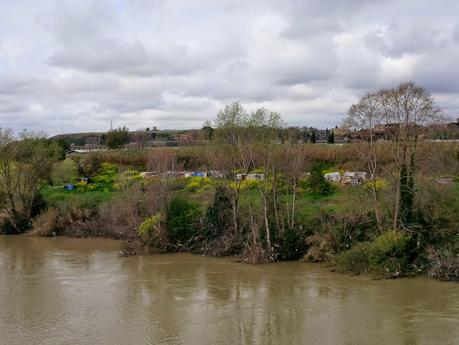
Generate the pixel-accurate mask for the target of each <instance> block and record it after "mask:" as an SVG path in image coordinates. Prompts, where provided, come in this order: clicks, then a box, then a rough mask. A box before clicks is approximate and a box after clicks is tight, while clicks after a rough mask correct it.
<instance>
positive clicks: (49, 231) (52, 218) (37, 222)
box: [32, 208, 61, 237]
mask: <svg viewBox="0 0 459 345" xmlns="http://www.w3.org/2000/svg"><path fill="white" fill-rule="evenodd" d="M32 227H33V231H34V232H36V233H38V234H39V235H40V236H46V237H48V236H56V235H58V234H59V232H60V230H61V226H60V224H59V212H58V210H56V209H55V208H49V209H47V210H46V211H44V212H42V213H41V214H40V215H39V216H38V217H36V218H35V219H34V220H33V221H32Z"/></svg>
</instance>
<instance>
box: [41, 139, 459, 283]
mask: <svg viewBox="0 0 459 345" xmlns="http://www.w3.org/2000/svg"><path fill="white" fill-rule="evenodd" d="M435 145H437V144H435ZM450 149H451V148H450V147H444V148H443V149H442V150H444V151H442V152H439V151H438V150H437V151H436V155H439V154H440V155H443V157H444V156H445V155H446V154H447V153H446V152H445V151H447V150H450ZM199 150H201V151H199ZM212 150H218V149H217V148H213V149H212V148H209V147H201V148H193V149H171V150H166V152H168V153H167V154H166V155H164V151H157V150H152V151H150V152H143V153H142V155H144V158H142V161H136V162H135V164H132V163H133V162H132V161H128V164H124V163H125V162H126V160H125V158H124V157H125V156H126V152H124V151H119V155H120V157H119V158H116V156H117V151H111V152H110V153H109V154H89V155H82V156H73V157H70V158H67V161H66V163H65V164H69V161H70V162H71V164H72V165H73V168H72V169H71V170H72V171H74V172H76V173H75V174H74V175H73V176H72V177H71V178H70V180H69V181H67V182H66V184H68V183H71V184H73V185H74V189H73V190H65V189H64V183H62V181H59V180H58V179H57V180H55V181H54V182H53V183H54V185H49V186H47V187H46V188H44V189H43V190H42V193H41V195H42V196H43V198H44V200H45V203H46V208H45V209H44V210H43V211H42V213H41V215H39V216H38V217H36V218H35V220H34V222H33V226H34V231H35V232H37V233H39V234H42V235H44V236H49V235H56V234H66V235H70V236H105V237H112V238H119V239H124V240H128V241H129V246H130V247H131V248H130V251H129V253H133V252H134V251H135V247H136V246H137V247H139V246H141V247H144V248H147V249H148V250H150V251H154V252H171V251H191V252H196V253H202V254H206V255H217V256H221V255H237V256H240V257H241V258H242V259H244V260H246V261H248V262H253V263H256V262H266V261H278V260H298V259H303V260H307V261H312V262H329V263H331V264H333V265H335V266H336V267H337V268H338V269H340V270H349V271H353V272H374V273H381V274H384V275H385V276H387V277H398V276H404V275H413V274H424V273H428V274H429V275H431V276H434V277H437V278H440V279H457V272H458V271H457V269H458V259H457V258H458V256H457V255H458V244H459V235H458V221H459V220H458V219H457V214H459V198H458V196H459V183H458V182H457V180H456V181H455V180H454V179H453V180H452V182H448V184H441V183H438V182H437V179H438V178H439V177H441V176H451V177H453V178H456V177H455V176H457V175H455V172H456V170H455V169H456V166H457V162H456V159H457V158H456V157H455V156H454V154H453V155H451V156H450V159H449V160H448V161H446V160H445V161H444V163H442V164H443V167H439V166H435V167H434V169H432V168H429V169H427V168H426V167H424V168H423V169H420V170H421V171H422V174H420V175H419V178H418V179H417V181H416V188H417V192H418V193H417V195H418V197H417V200H416V204H415V214H414V220H413V221H412V222H411V223H410V224H407V226H405V227H402V228H399V229H391V227H390V224H391V219H392V214H391V212H392V204H393V196H394V189H393V186H392V185H391V184H392V182H391V180H390V175H387V177H386V178H385V179H384V181H382V182H381V183H379V184H378V186H379V187H378V188H379V197H380V199H381V204H380V205H381V208H382V213H383V215H384V220H383V221H384V222H385V224H387V227H385V228H384V229H381V228H378V226H377V222H376V219H375V214H374V207H373V206H374V205H373V199H372V194H371V191H370V189H369V186H368V183H370V181H366V182H363V183H361V184H358V185H355V186H352V185H343V184H341V183H338V182H336V183H334V182H328V181H326V180H325V179H321V178H320V177H317V176H318V175H317V174H316V176H313V174H314V173H313V174H310V173H309V172H311V171H314V170H316V171H317V170H318V171H320V175H321V176H323V174H324V173H326V172H330V171H346V170H357V169H361V168H362V162H361V161H360V160H359V159H358V157H356V156H355V155H352V154H351V153H350V152H352V149H351V145H349V147H343V146H333V145H316V146H313V145H309V146H306V147H305V148H304V149H303V150H302V151H301V154H305V155H308V156H309V159H308V164H306V165H304V166H303V167H302V169H301V171H300V173H299V174H298V179H297V180H295V181H294V182H292V180H290V179H288V178H286V176H285V175H287V173H288V172H284V173H279V174H277V175H276V176H269V178H268V179H267V180H266V181H264V180H260V181H249V180H245V181H239V182H238V181H237V179H235V174H236V173H237V171H234V172H232V171H227V175H226V176H225V177H224V178H209V177H171V176H167V174H161V173H159V174H158V176H157V177H151V178H141V177H140V174H139V171H140V170H143V169H146V170H152V166H151V164H152V163H151V160H152V159H153V158H152V157H156V158H158V157H157V155H158V154H161V155H163V156H161V159H162V160H163V161H166V163H164V162H162V163H163V168H162V170H163V171H169V170H173V169H171V168H172V167H175V168H176V169H178V167H179V168H180V169H182V170H184V165H185V163H184V162H186V164H187V166H188V167H189V168H190V167H192V168H194V169H200V170H203V171H204V170H210V169H212V168H216V167H215V166H214V165H213V164H212V160H211V159H209V158H208V157H212V156H215V155H217V154H218V153H215V152H214V153H212ZM456 150H457V148H456ZM318 152H320V154H319V153H318ZM426 152H430V150H426ZM210 153H211V154H210ZM197 155H199V159H197V162H199V163H197V162H194V157H196V156H197ZM321 155H323V156H324V157H325V159H324V160H318V159H317V158H318V157H320V156H321ZM140 156H141V155H140V154H138V155H137V156H136V159H139V158H138V157H140ZM428 157H429V156H428V155H427V154H426V159H427V158H428ZM171 159H172V160H171ZM115 162H118V163H115ZM157 163H158V162H157ZM59 164H61V165H62V164H64V163H62V162H61V163H58V164H57V165H56V166H55V170H56V171H58V170H59V169H61V167H60V166H59ZM171 164H172V165H171ZM317 167H319V168H317ZM156 168H158V165H157V166H156ZM257 169H258V170H257ZM252 171H259V168H256V167H253V168H252ZM81 176H85V177H88V181H87V182H84V183H81V182H78V180H77V179H78V178H79V177H81ZM448 181H450V180H448ZM264 182H267V184H266V185H265V183H264ZM292 183H294V184H295V187H294V188H293V187H292ZM318 186H319V187H318ZM236 193H237V195H236ZM273 195H275V197H273ZM236 197H237V199H236ZM266 200H268V202H267V203H266V202H265V201H266ZM272 200H275V202H273V201H272ZM235 201H237V212H238V213H237V225H238V228H235V225H234V224H235V223H234V218H235V217H234V216H235V214H234V209H235V205H234V204H235ZM293 203H294V210H293V209H292V204H293ZM265 206H266V207H267V210H266V212H265V210H264V208H265ZM265 214H266V215H267V217H266V218H265V217H264V215H265ZM265 220H267V221H268V222H269V223H268V224H266V223H265ZM266 226H268V227H269V229H270V233H269V235H270V238H269V243H271V247H270V248H269V249H268V248H267V243H268V238H267V232H266V231H265V227H266Z"/></svg>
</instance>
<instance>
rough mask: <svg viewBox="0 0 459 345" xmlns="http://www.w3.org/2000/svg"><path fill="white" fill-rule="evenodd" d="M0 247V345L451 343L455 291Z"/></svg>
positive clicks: (456, 316)
mask: <svg viewBox="0 0 459 345" xmlns="http://www.w3.org/2000/svg"><path fill="white" fill-rule="evenodd" d="M119 246H120V244H119V242H116V241H111V240H102V239H70V238H55V239H42V238H31V237H29V238H27V237H17V236H9V237H5V236H0V345H16V344H17V345H19V344H21V345H22V344H28V345H30V344H40V345H44V344H49V345H57V344H59V345H62V344H78V345H80V344H91V345H93V344H94V345H104V344H120V345H121V344H123V345H138V344H142V345H143V344H161V345H163V344H164V345H165V344H167V345H174V344H263V345H265V344H273V345H283V344H313V345H317V344H319V345H320V344H346V345H348V344H349V345H350V344H352V345H354V344H388V345H389V344H390V345H397V344H403V345H405V344H408V345H411V344H441V345H442V344H445V345H446V344H459V284H454V283H442V282H437V281H433V280H429V279H426V278H415V279H400V280H387V281H384V280H372V279H371V277H350V276H348V275H342V274H337V273H331V272H329V271H328V270H327V269H324V268H321V267H320V266H319V265H311V264H305V263H301V262H287V263H278V264H270V265H258V266H253V265H248V264H238V263H233V262H232V260H231V259H216V258H204V257H200V256H194V255H188V254H173V255H151V256H134V257H129V258H120V257H118V255H117V252H118V249H119Z"/></svg>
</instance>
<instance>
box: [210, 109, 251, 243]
mask: <svg viewBox="0 0 459 345" xmlns="http://www.w3.org/2000/svg"><path fill="white" fill-rule="evenodd" d="M247 122H248V114H247V112H246V111H245V110H244V108H243V107H242V105H240V104H239V103H237V102H235V103H232V104H231V105H227V106H226V107H225V108H224V109H223V110H221V111H220V112H219V113H218V115H217V120H216V121H215V127H216V130H215V137H216V141H217V142H218V143H219V144H220V145H221V148H222V149H223V150H224V151H225V153H226V154H225V156H226V159H227V160H229V161H230V166H231V167H230V169H231V170H234V169H237V170H236V172H235V173H233V174H232V175H231V178H232V179H233V181H234V186H235V187H234V188H233V189H232V195H231V201H232V208H233V227H234V233H235V235H236V238H238V237H239V235H240V228H239V227H240V224H239V197H240V191H241V183H242V179H240V178H238V177H237V172H239V173H240V174H241V176H242V175H245V174H247V173H248V171H249V168H250V156H249V154H248V152H247V150H246V144H247V141H248V136H247V134H248V132H247V130H246V126H247Z"/></svg>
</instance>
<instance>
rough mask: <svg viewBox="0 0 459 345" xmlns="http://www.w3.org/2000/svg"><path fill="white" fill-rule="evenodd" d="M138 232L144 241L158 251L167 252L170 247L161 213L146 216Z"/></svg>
mask: <svg viewBox="0 0 459 345" xmlns="http://www.w3.org/2000/svg"><path fill="white" fill-rule="evenodd" d="M138 233H139V235H140V237H141V238H142V240H143V242H144V243H145V244H146V245H147V246H148V247H149V248H150V249H154V250H155V251H158V252H165V251H167V249H168V247H169V239H168V237H167V233H166V231H165V229H164V227H163V225H162V217H161V214H159V213H157V214H155V215H152V216H149V217H146V218H145V220H144V221H143V223H142V224H140V226H139V230H138Z"/></svg>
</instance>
